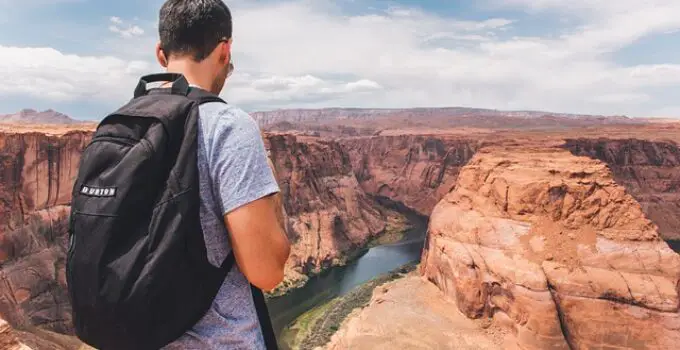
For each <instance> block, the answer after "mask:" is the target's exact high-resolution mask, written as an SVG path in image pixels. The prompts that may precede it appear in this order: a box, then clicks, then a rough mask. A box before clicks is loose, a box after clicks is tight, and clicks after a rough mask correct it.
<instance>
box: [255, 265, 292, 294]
mask: <svg viewBox="0 0 680 350" xmlns="http://www.w3.org/2000/svg"><path fill="white" fill-rule="evenodd" d="M283 271H284V270H283V266H281V267H280V268H276V269H272V271H270V272H269V273H267V274H260V275H258V276H253V278H252V279H250V283H252V284H253V285H254V286H255V287H257V288H260V289H261V290H263V291H265V292H269V291H272V290H273V289H274V288H276V286H278V285H279V284H280V283H281V282H282V281H283V277H284V272H283Z"/></svg>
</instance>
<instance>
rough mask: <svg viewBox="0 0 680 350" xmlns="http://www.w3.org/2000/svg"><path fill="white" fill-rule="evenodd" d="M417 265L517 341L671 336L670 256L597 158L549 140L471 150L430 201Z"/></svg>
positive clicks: (634, 345) (635, 341)
mask: <svg viewBox="0 0 680 350" xmlns="http://www.w3.org/2000/svg"><path fill="white" fill-rule="evenodd" d="M421 273H422V274H423V275H424V276H426V277H427V278H428V279H429V280H431V281H432V282H434V283H435V284H436V285H437V286H438V287H439V288H440V289H441V290H442V291H443V292H444V293H445V294H446V295H448V296H449V297H451V298H452V299H454V300H455V301H456V303H457V305H458V308H459V309H460V310H461V311H462V312H463V313H464V314H465V315H467V316H468V317H470V318H492V319H493V320H494V321H495V323H497V324H499V325H503V326H506V327H508V328H510V329H511V330H512V331H513V333H514V343H515V344H516V346H517V347H519V348H520V349H569V348H572V349H593V348H598V349H599V348H612V349H613V348H616V349H672V348H675V347H676V346H677V344H678V343H679V342H680V314H679V313H678V305H679V299H678V285H679V284H678V281H679V278H680V256H679V255H678V254H676V253H675V252H673V251H672V250H671V249H670V248H669V247H668V245H667V244H666V243H665V242H664V241H663V240H662V239H661V237H660V235H659V233H658V230H657V226H656V225H655V224H654V223H653V222H652V221H650V220H649V219H648V218H647V217H646V216H645V214H644V212H643V210H642V207H641V206H640V204H639V203H638V202H637V201H636V200H635V199H634V198H633V197H632V196H631V195H629V194H628V193H627V192H626V190H625V188H624V187H623V186H621V185H619V184H617V183H616V182H615V179H614V176H613V175H612V173H611V172H610V171H609V169H608V168H607V166H606V165H605V164H604V163H602V162H600V161H598V160H594V159H590V158H586V157H576V156H574V155H572V154H571V153H569V151H567V150H564V149H560V148H557V147H553V148H551V147H547V146H546V147H539V146H536V147H532V146H528V145H523V146H519V147H516V146H493V147H491V146H490V147H486V148H483V149H481V150H479V151H478V152H477V154H476V155H475V157H474V158H473V159H472V160H471V161H470V163H469V164H468V165H467V166H466V167H465V168H464V169H463V170H462V172H461V173H460V176H459V179H458V184H457V185H456V188H455V190H454V191H452V192H451V193H450V194H448V195H447V196H446V197H445V198H444V199H443V200H442V201H441V202H440V203H439V204H438V205H437V206H436V208H435V209H434V211H433V213H432V216H431V221H430V228H429V235H428V242H427V243H426V249H425V250H424V252H423V262H422V265H421Z"/></svg>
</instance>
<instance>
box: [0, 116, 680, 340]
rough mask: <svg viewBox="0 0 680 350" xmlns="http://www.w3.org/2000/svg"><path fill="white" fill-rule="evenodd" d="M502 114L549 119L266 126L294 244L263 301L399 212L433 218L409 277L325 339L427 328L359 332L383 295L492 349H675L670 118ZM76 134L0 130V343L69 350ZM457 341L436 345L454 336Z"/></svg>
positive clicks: (84, 133) (387, 226)
mask: <svg viewBox="0 0 680 350" xmlns="http://www.w3.org/2000/svg"><path fill="white" fill-rule="evenodd" d="M409 113H415V112H413V111H411V112H409ZM435 117H436V118H443V117H442V116H436V115H435ZM436 118H435V119H436ZM489 118H491V117H489ZM507 118H515V119H516V120H521V121H522V122H521V123H525V122H526V120H533V119H536V118H538V119H539V120H541V118H542V119H543V120H545V119H546V118H547V119H550V120H552V119H551V118H557V119H558V121H559V123H562V124H560V126H559V127H554V128H552V129H545V130H544V129H542V130H540V132H537V131H532V130H534V129H532V130H517V128H516V125H515V124H509V125H506V126H509V127H505V128H502V129H495V128H486V129H460V128H454V129H447V128H440V129H438V130H436V132H423V130H424V129H422V128H420V127H418V128H416V129H413V128H411V127H410V126H408V125H407V126H406V127H408V129H398V128H395V127H394V124H390V125H389V129H390V130H389V132H387V131H385V130H386V129H384V128H383V131H381V132H377V133H368V134H367V135H364V136H361V135H359V136H356V135H355V136H351V137H342V138H338V137H337V134H335V136H334V137H332V138H326V137H317V136H309V134H308V133H307V132H301V133H297V136H296V135H293V134H291V133H289V132H286V133H278V132H270V133H267V134H266V136H265V141H266V144H267V147H268V148H269V150H270V152H271V157H272V160H273V162H274V164H275V166H276V168H277V172H278V174H279V177H280V178H279V182H280V184H281V187H282V190H283V193H284V200H285V206H286V211H287V213H288V216H289V228H290V233H289V235H290V237H289V238H290V240H291V242H292V243H293V249H292V252H291V258H290V259H289V261H288V263H287V266H286V280H285V282H284V283H283V284H282V285H281V286H280V287H279V289H278V290H277V291H276V292H277V293H284V292H285V291H286V290H287V289H290V288H295V287H298V286H300V285H302V284H303V283H304V282H305V280H306V279H307V278H308V277H309V276H310V275H314V274H316V273H318V272H320V271H322V270H323V269H325V268H328V267H330V266H333V265H338V264H344V263H345V262H346V261H347V260H348V259H349V258H351V257H352V255H353V254H354V252H355V251H356V250H358V249H360V248H361V247H363V246H365V245H367V244H370V242H372V241H373V240H374V239H376V238H378V237H380V236H381V235H384V234H386V233H389V232H390V231H399V230H401V229H403V228H404V227H406V226H407V225H408V222H407V221H406V220H405V217H404V215H402V214H403V213H401V212H400V211H401V210H402V209H400V208H404V207H405V208H407V209H412V210H414V211H416V212H418V213H420V214H421V215H425V216H429V215H430V214H432V217H431V222H430V229H429V234H428V242H427V245H426V247H427V249H426V251H425V252H424V254H423V264H422V267H421V269H420V271H421V273H422V275H423V278H415V279H413V278H409V279H408V282H407V283H409V286H410V287H408V288H406V289H404V288H402V287H399V286H400V285H399V283H401V281H397V282H394V283H396V285H395V286H396V287H395V289H394V290H393V293H391V294H389V293H388V294H386V295H387V296H383V297H381V296H379V295H378V294H376V295H375V296H374V300H373V302H372V303H371V304H370V305H369V307H368V308H366V309H365V310H364V311H365V312H366V316H361V315H362V312H364V311H361V312H358V313H357V314H356V315H357V316H356V317H358V319H357V318H354V317H353V318H351V319H350V320H349V321H348V322H347V323H346V324H345V326H343V328H342V329H341V331H340V332H339V333H338V334H337V336H336V337H335V338H334V340H333V343H332V344H336V345H334V346H337V344H350V343H351V344H355V345H356V346H357V347H356V348H362V347H360V345H361V344H375V343H371V342H372V341H373V340H370V339H373V338H371V337H372V336H373V335H375V334H376V332H378V333H379V332H386V333H384V334H382V336H383V339H386V338H385V337H396V336H397V335H398V334H413V332H414V331H413V330H417V329H418V328H417V326H418V325H423V326H424V325H427V324H428V323H427V322H425V320H423V319H418V318H417V317H416V318H413V319H411V321H412V322H411V323H409V322H406V321H403V322H402V321H400V323H399V325H396V324H394V323H391V320H392V319H396V317H387V316H385V317H379V318H380V319H381V320H382V321H383V322H384V323H383V326H380V327H378V329H376V328H375V325H371V324H368V323H366V322H372V321H370V320H371V319H375V317H377V316H370V315H371V312H372V311H371V310H374V309H372V308H375V307H378V305H381V304H384V303H385V302H386V301H385V300H389V305H391V306H392V307H393V309H391V310H392V311H390V312H398V311H399V307H401V306H403V307H404V309H402V310H403V311H407V312H406V313H405V314H408V310H411V311H414V310H416V309H417V308H420V307H421V306H422V305H429V306H428V307H429V308H428V310H431V311H432V312H433V314H432V317H433V318H434V319H436V318H437V317H444V318H442V319H446V317H448V316H444V315H443V314H442V312H445V311H446V310H449V308H448V307H450V306H451V307H452V306H456V309H458V310H459V311H460V315H461V317H462V318H461V319H450V318H448V319H449V321H447V322H450V323H446V324H448V325H451V328H456V327H463V328H465V329H467V330H469V331H470V332H472V329H473V328H474V327H473V326H474V325H475V324H477V323H475V322H477V321H475V322H473V323H470V322H468V321H469V319H475V320H478V321H479V320H493V321H494V326H493V327H499V329H504V330H506V331H502V332H501V333H503V332H506V333H507V334H510V335H511V338H512V339H511V340H510V341H509V342H507V341H506V342H505V343H504V344H506V345H507V344H511V345H513V346H516V347H519V348H522V349H534V348H535V349H538V348H546V347H545V346H555V347H557V348H560V347H562V348H564V347H567V346H571V347H572V348H588V347H593V346H595V347H597V346H611V347H616V346H619V347H623V348H626V346H627V348H633V349H637V348H642V347H641V345H640V344H643V343H644V344H651V345H648V346H649V348H664V346H665V344H667V342H671V341H675V338H674V336H672V335H668V334H670V333H672V332H671V331H670V330H673V329H676V331H677V328H674V327H677V325H676V323H677V319H676V317H677V312H678V309H677V306H678V304H679V303H678V273H679V272H678V269H680V267H679V266H680V265H678V255H677V254H675V253H673V252H672V251H671V250H670V249H669V248H668V246H667V245H666V243H664V242H663V240H662V239H678V238H680V225H679V224H680V223H679V222H678V221H677V220H678V219H677V218H679V217H680V206H679V203H680V164H679V163H680V161H679V156H678V155H679V154H680V151H679V149H678V142H679V141H680V124H674V123H657V124H645V125H632V126H630V125H629V124H631V123H639V121H633V122H630V121H629V120H627V119H625V118H624V119H625V120H624V122H623V124H619V125H609V124H612V123H613V120H615V119H607V118H605V119H604V120H606V121H607V122H606V123H604V122H596V123H595V124H596V125H601V124H607V126H600V127H598V128H593V127H584V126H581V125H580V124H578V125H576V126H570V125H571V124H569V123H572V120H581V119H583V118H577V117H569V118H571V119H569V123H567V124H569V125H566V126H565V124H564V123H563V119H564V118H567V117H559V118H558V117H550V118H548V117H546V116H534V117H531V118H529V116H519V115H515V116H508V117H507ZM560 118H562V119H560ZM585 119H587V118H585ZM595 119H597V120H600V119H598V118H595ZM296 122H297V121H296ZM579 123H581V122H579ZM428 127H431V126H428ZM92 128H93V125H78V126H69V127H66V126H60V127H59V128H57V129H54V130H53V129H50V127H49V126H46V125H35V126H34V127H32V128H31V127H27V126H26V125H23V126H18V127H17V126H11V125H9V124H5V125H3V126H2V127H0V318H4V319H5V320H6V321H7V322H8V323H9V325H11V326H12V327H13V328H14V330H12V329H11V328H7V327H5V326H2V325H0V334H11V335H12V336H11V337H14V338H11V337H10V338H11V339H15V338H16V339H17V342H18V341H23V342H24V344H27V345H26V346H30V347H32V348H35V349H43V348H47V349H50V348H53V349H72V348H77V347H78V346H80V345H79V344H78V343H77V342H75V341H74V339H72V338H68V337H65V338H60V337H59V336H58V335H59V334H67V335H68V334H71V333H72V329H71V326H70V309H69V308H70V306H69V305H68V301H67V298H66V293H65V286H66V285H65V281H64V260H65V246H66V240H65V238H66V229H65V228H66V218H67V216H68V213H69V207H68V204H69V201H70V191H71V186H72V181H73V179H74V176H75V170H76V169H77V164H78V160H79V157H80V154H81V152H82V149H83V147H85V145H86V144H87V142H88V141H89V139H90V138H91V135H92V134H91V133H92ZM36 130H39V131H36ZM461 130H465V131H464V132H462V131H461ZM603 135H606V136H607V138H602V136H603ZM385 200H387V201H388V203H392V205H389V206H385V205H384V204H385V203H386V202H385ZM381 203H382V204H381ZM560 233H561V234H560ZM430 281H431V282H430ZM404 283H406V282H404ZM417 283H425V285H422V286H421V285H417ZM390 288H392V287H390ZM416 292H417V293H416ZM376 293H379V292H378V291H376ZM385 293H387V291H385ZM383 294H384V293H383ZM418 295H421V296H426V299H423V300H420V299H417V298H419V297H418ZM405 298H416V299H414V300H411V301H407V300H405ZM423 303H425V304H423ZM444 305H449V306H444ZM437 312H439V313H437ZM376 315H386V314H381V313H378V314H376ZM362 317H364V318H362ZM414 317H415V316H414ZM636 317H637V318H636ZM468 318H469V319H468ZM362 320H363V321H362ZM406 320H409V319H408V318H406ZM430 320H431V319H430ZM594 324H596V325H598V326H591V325H594ZM3 327H5V328H3ZM372 327H373V328H372ZM390 327H392V328H390ZM400 327H402V328H400ZM403 327H414V328H413V329H412V331H409V332H408V333H404V332H405V331H404V328H403ZM438 327H440V326H438ZM466 327H467V328H466ZM470 327H472V328H470ZM624 330H630V331H631V332H632V333H631V334H633V335H626V336H623V335H622V334H624V333H622V332H624ZM456 331H457V330H456V329H451V330H450V333H451V334H448V335H446V336H445V337H444V338H441V339H442V341H445V342H450V341H454V340H455V339H459V338H460V337H458V336H457V335H456V334H454V333H456ZM389 332H395V333H389ZM36 334H39V335H36ZM423 334H429V333H423ZM494 334H496V333H494ZM607 334H614V336H609V335H607ZM617 334H618V335H619V336H618V337H617V336H616V335H617ZM626 334H627V333H626ZM474 336H475V337H476V336H477V335H474ZM2 337H3V336H0V338H1V339H5V338H2ZM8 337H9V336H8ZM10 338H7V339H10ZM624 338H625V339H624ZM36 339H39V340H36ZM437 339H439V338H437ZM452 339H453V340H452ZM480 339H481V338H480ZM497 340H498V339H495V338H494V339H491V340H490V341H491V342H490V343H489V344H495V345H498V344H500V343H499V342H498V341H497ZM2 341H3V340H0V344H3V343H2ZM38 341H43V344H42V345H40V346H36V345H35V344H37V342H38ZM363 342H367V343H363ZM8 344H9V343H8ZM17 344H18V343H17ZM45 344H49V346H50V347H46V346H48V345H45ZM411 344H412V345H414V346H416V345H417V344H418V340H417V339H415V340H412V343H411ZM451 344H454V343H451ZM654 344H656V345H657V347H654V346H653V345H654ZM638 345H640V346H638ZM17 346H18V345H17ZM498 346H500V345H498ZM504 346H505V345H504ZM340 348H342V347H340ZM353 348H354V346H353ZM363 348H366V347H363ZM435 348H436V347H435ZM441 348H446V346H443V347H441Z"/></svg>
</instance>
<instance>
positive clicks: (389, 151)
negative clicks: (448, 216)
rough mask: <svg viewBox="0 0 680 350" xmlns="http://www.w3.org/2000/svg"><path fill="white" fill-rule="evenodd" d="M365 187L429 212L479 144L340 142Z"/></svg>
mask: <svg viewBox="0 0 680 350" xmlns="http://www.w3.org/2000/svg"><path fill="white" fill-rule="evenodd" d="M341 143H342V145H343V147H345V148H346V149H347V150H348V152H349V154H350V157H351V159H352V167H353V169H354V172H355V173H356V174H357V178H358V180H359V182H360V183H361V187H362V188H363V189H364V190H365V191H366V192H368V193H371V194H374V195H379V196H384V197H389V198H390V199H392V200H395V201H399V202H402V203H404V204H405V205H407V206H408V207H410V208H413V209H415V210H417V211H418V212H419V213H420V214H422V215H429V214H430V212H431V211H432V209H433V208H434V206H435V205H436V204H437V202H439V200H440V199H441V198H442V197H444V195H446V194H447V193H448V192H449V191H451V189H452V188H453V186H454V185H455V183H456V179H457V178H458V173H459V172H460V169H461V168H462V167H463V166H464V165H465V164H467V162H468V161H469V160H470V159H471V158H472V156H473V155H474V154H475V152H476V150H477V148H478V147H479V142H477V141H475V140H470V139H465V138H454V137H451V138H447V137H434V136H422V135H402V136H376V137H370V138H356V139H346V140H342V141H341Z"/></svg>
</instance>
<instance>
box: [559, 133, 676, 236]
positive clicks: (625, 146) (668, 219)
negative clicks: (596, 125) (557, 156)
mask: <svg viewBox="0 0 680 350" xmlns="http://www.w3.org/2000/svg"><path fill="white" fill-rule="evenodd" d="M565 147H566V148H567V149H569V150H570V151H571V152H572V153H573V154H575V155H579V156H587V157H591V158H594V159H599V160H601V161H603V162H605V163H607V165H609V168H610V169H611V170H612V173H613V174H614V178H615V179H616V181H617V182H618V183H620V184H621V185H623V186H625V187H626V189H627V190H628V192H629V193H630V194H631V195H632V196H633V197H635V199H637V200H638V202H640V204H641V205H642V210H644V212H645V214H647V217H649V218H650V219H651V220H652V221H654V223H655V224H657V225H659V233H660V234H661V236H662V237H664V238H665V239H676V240H677V239H680V147H678V145H677V144H676V143H674V142H671V141H667V142H663V141H647V140H639V139H625V140H611V139H570V140H567V142H566V144H565Z"/></svg>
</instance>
